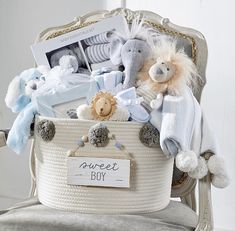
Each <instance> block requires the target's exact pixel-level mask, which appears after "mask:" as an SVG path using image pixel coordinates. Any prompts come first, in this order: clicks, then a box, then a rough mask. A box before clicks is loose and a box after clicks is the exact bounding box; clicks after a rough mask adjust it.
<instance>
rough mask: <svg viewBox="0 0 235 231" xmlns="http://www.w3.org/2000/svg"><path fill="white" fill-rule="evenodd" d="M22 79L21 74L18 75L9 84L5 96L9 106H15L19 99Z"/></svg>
mask: <svg viewBox="0 0 235 231" xmlns="http://www.w3.org/2000/svg"><path fill="white" fill-rule="evenodd" d="M20 85H21V80H20V76H16V77H15V78H14V79H13V80H12V81H11V82H10V84H9V86H8V90H7V94H6V97H5V102H6V105H7V107H9V108H11V109H12V108H13V107H14V106H15V104H16V101H17V99H18V98H19V96H20V94H21V90H20V88H21V86H20Z"/></svg>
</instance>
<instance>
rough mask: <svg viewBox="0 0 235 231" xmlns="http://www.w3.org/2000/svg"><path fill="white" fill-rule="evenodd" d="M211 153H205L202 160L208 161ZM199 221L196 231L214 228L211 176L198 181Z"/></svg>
mask: <svg viewBox="0 0 235 231" xmlns="http://www.w3.org/2000/svg"><path fill="white" fill-rule="evenodd" d="M210 156H211V153H206V154H205V155H204V158H205V159H206V160H208V159H209V158H210ZM198 190H199V221H198V225H197V227H196V231H211V230H213V228H214V223H213V214H212V201H211V174H210V173H209V172H208V174H207V175H206V176H205V177H204V178H202V179H200V180H199V185H198Z"/></svg>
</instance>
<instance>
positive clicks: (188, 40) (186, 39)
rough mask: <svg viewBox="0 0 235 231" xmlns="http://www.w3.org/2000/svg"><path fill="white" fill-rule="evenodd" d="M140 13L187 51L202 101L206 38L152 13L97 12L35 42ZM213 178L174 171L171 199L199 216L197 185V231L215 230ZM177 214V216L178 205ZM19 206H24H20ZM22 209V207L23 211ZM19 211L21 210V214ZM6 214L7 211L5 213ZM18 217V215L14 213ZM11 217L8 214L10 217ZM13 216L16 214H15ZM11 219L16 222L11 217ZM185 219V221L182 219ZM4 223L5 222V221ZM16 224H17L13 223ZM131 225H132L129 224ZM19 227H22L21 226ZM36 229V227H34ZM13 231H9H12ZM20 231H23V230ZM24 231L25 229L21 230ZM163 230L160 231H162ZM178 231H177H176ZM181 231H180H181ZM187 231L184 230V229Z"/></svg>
mask: <svg viewBox="0 0 235 231" xmlns="http://www.w3.org/2000/svg"><path fill="white" fill-rule="evenodd" d="M139 13H141V14H143V15H145V20H146V23H147V24H149V26H151V27H152V28H155V29H157V30H158V31H160V32H161V33H163V34H167V35H170V36H172V37H174V38H176V39H178V40H179V43H180V44H181V45H182V46H183V47H184V48H185V50H186V52H187V53H188V55H189V56H191V58H192V59H193V61H194V62H195V64H196V66H197V68H198V71H199V74H200V76H201V79H200V80H198V82H197V84H198V86H197V88H199V89H200V90H199V91H198V92H197V93H196V92H195V97H196V98H197V100H198V101H200V97H201V92H202V90H203V87H204V85H205V83H206V76H205V71H206V63H207V44H206V41H205V38H204V37H203V35H202V34H201V33H199V32H198V31H196V30H193V29H189V28H185V27H180V26H177V25H175V24H173V23H171V22H170V21H169V19H167V18H162V17H161V16H159V15H157V14H155V13H152V12H149V11H135V12H133V11H131V10H129V9H122V8H119V9H115V10H113V11H110V12H109V11H98V12H91V13H89V14H86V15H84V16H81V17H76V18H75V19H74V21H73V22H71V23H69V24H67V25H63V26H59V27H53V28H49V29H46V30H44V31H43V32H41V33H40V34H39V35H38V38H37V39H36V42H39V41H43V40H47V39H51V38H54V37H56V36H58V35H61V34H64V33H67V32H70V31H73V30H75V29H78V28H81V27H85V26H87V25H89V24H92V23H94V22H96V21H99V20H102V19H104V18H106V17H110V16H113V15H118V14H122V15H124V16H125V17H126V19H127V20H128V21H129V22H131V21H132V19H133V18H134V17H135V16H136V15H138V14H139ZM6 138H7V131H1V133H0V146H4V145H5V141H6ZM210 155H211V154H210V153H204V154H203V156H204V158H205V159H206V160H208V159H209V157H210ZM31 162H32V165H31V172H32V176H34V148H33V145H32V149H31ZM210 181H211V178H210V175H209V174H208V175H207V176H205V177H204V178H203V179H201V180H199V181H198V182H197V181H196V180H194V179H192V178H190V177H189V176H188V175H187V174H186V173H183V172H180V171H179V170H178V169H177V168H176V167H175V169H174V175H173V180H172V191H171V196H172V198H180V199H181V202H182V203H183V204H186V205H187V206H188V207H189V208H190V209H191V210H193V211H195V212H196V210H197V209H196V199H195V198H196V196H195V186H196V184H197V183H198V185H199V189H198V199H199V209H198V215H197V216H198V224H197V226H196V227H193V228H195V230H197V231H199V230H200V231H201V230H213V217H212V204H211V183H210ZM35 189H36V184H35V178H34V177H33V178H32V188H31V193H30V196H31V197H33V196H34V195H35ZM179 204H180V203H178V204H176V210H175V212H177V205H179ZM20 206H23V207H24V206H25V205H24V204H23V205H20ZM20 206H19V207H20ZM19 211H20V209H18V212H19ZM5 212H6V211H5ZM15 213H17V212H15ZM7 214H8V213H7ZM7 214H5V219H7V218H6V217H7ZM13 214H14V213H13ZM160 217H161V216H160ZM1 219H2V216H0V230H2V229H1V221H2V220H1ZM9 219H12V220H11V221H12V222H13V221H14V219H13V218H12V217H11V214H9ZM182 219H183V217H182ZM3 220H4V219H3ZM13 223H14V222H13ZM130 225H131V224H130ZM19 227H20V225H19ZM32 229H33V227H32ZM9 230H10V229H9ZM17 230H21V229H20V228H19V229H17ZM22 230H23V229H22ZM52 230H53V229H52ZM156 230H158V229H156ZM159 230H160V229H159ZM177 230H178V229H177ZM180 230H181V229H180ZM182 230H185V229H182Z"/></svg>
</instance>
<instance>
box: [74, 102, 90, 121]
mask: <svg viewBox="0 0 235 231" xmlns="http://www.w3.org/2000/svg"><path fill="white" fill-rule="evenodd" d="M77 117H78V119H81V120H92V118H93V117H92V114H91V108H90V107H89V106H88V105H87V104H82V105H80V106H79V107H78V108H77Z"/></svg>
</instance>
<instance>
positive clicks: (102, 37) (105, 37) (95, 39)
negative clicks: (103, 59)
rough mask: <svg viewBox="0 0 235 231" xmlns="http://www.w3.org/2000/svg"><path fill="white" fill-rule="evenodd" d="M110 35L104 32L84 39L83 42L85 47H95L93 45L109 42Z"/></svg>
mask: <svg viewBox="0 0 235 231" xmlns="http://www.w3.org/2000/svg"><path fill="white" fill-rule="evenodd" d="M111 35H112V32H104V33H101V34H98V35H95V36H92V37H89V38H87V39H84V42H85V44H86V45H89V46H90V45H95V44H102V43H108V42H110V36H111Z"/></svg>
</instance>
